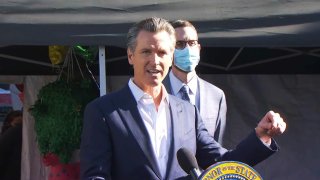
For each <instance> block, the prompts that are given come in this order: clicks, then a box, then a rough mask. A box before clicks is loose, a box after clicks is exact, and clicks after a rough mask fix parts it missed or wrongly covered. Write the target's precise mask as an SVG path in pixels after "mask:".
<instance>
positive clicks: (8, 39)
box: [0, 0, 320, 75]
mask: <svg viewBox="0 0 320 180" xmlns="http://www.w3.org/2000/svg"><path fill="white" fill-rule="evenodd" d="M319 7H320V2H319V1H317V0H306V1H298V0H290V1H284V0H264V1H257V0H239V1H232V0H220V1H212V0H199V1H181V0H170V1H158V0H153V1H144V0H136V1H129V0H123V1H97V0H95V1H79V0H70V1H63V0H51V1H44V0H18V1H12V0H3V1H2V3H1V4H0V35H1V36H0V37H1V38H0V46H1V47H0V63H1V64H2V66H1V69H0V70H1V71H0V74H3V75H6V74H9V75H13V74H15V75H18V74H31V75H39V74H56V72H55V71H53V69H52V67H51V66H50V61H49V58H48V55H47V54H48V53H47V52H46V51H47V46H48V45H90V46H106V47H107V51H106V52H107V54H106V59H107V62H106V63H107V71H106V72H107V74H108V75H128V74H129V72H130V67H129V65H128V63H127V62H126V61H127V60H126V50H125V46H126V44H125V41H126V33H127V30H128V28H129V27H130V26H131V25H132V24H133V23H134V22H137V21H138V20H141V19H143V18H146V17H150V16H160V17H164V18H166V19H168V20H175V19H188V20H190V21H192V22H193V23H194V24H195V25H196V27H197V29H198V32H199V40H200V43H201V45H202V60H201V64H200V66H199V68H198V69H199V70H198V71H199V72H200V73H203V74H208V73H209V74H212V73H263V74H265V73H267V74H270V73H277V74H278V73H290V74H292V73H299V74H301V73H319V71H320V68H318V67H319V56H320V55H319V48H318V47H320V36H318V35H317V34H318V32H320V9H319ZM16 45H26V46H27V47H25V46H20V47H17V46H16ZM31 45H32V47H31ZM109 59H110V60H109ZM302 59H303V61H302ZM108 60H109V61H108ZM38 61H40V63H38ZM18 62H19V63H21V62H23V63H24V64H18ZM25 62H28V63H29V64H25ZM42 62H44V63H42ZM30 63H32V64H31V65H30ZM288 64H290V66H288ZM30 66H31V67H30ZM119 66H121V67H123V68H121V69H119V68H115V67H119ZM20 67H23V68H20ZM28 67H29V68H28ZM35 67H36V68H35ZM271 67H277V68H271ZM108 68H109V69H108ZM95 69H96V70H98V68H97V67H95Z"/></svg>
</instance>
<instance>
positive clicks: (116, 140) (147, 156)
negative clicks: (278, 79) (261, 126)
mask: <svg viewBox="0 0 320 180" xmlns="http://www.w3.org/2000/svg"><path fill="white" fill-rule="evenodd" d="M169 107H170V111H171V123H172V140H171V147H170V150H169V160H168V165H167V172H166V175H164V176H162V175H161V174H160V171H159V167H158V165H157V160H156V158H155V155H154V153H153V148H152V145H151V142H150V140H149V136H148V133H147V130H146V127H145V126H144V123H143V120H142V118H141V116H140V114H139V111H138V109H137V102H136V101H135V99H134V97H133V94H132V93H131V91H130V88H129V86H128V85H127V86H125V87H124V88H123V89H121V90H119V91H117V92H113V93H111V94H108V95H105V96H103V97H100V98H98V99H96V100H94V101H93V102H91V103H89V104H88V105H87V107H86V110H85V113H84V128H83V132H82V140H81V150H80V164H81V179H82V180H88V179H91V178H92V177H103V178H105V179H113V180H125V179H131V180H141V179H147V180H159V179H161V180H162V179H170V180H173V179H183V178H190V177H186V176H187V174H186V173H185V172H184V171H183V170H182V169H181V168H180V166H179V164H178V161H177V158H176V152H177V151H178V150H179V149H180V148H181V147H184V148H187V149H189V150H190V151H192V152H193V153H194V154H195V155H196V158H197V160H198V163H199V166H200V167H202V168H203V169H205V168H207V167H208V166H210V165H212V164H214V163H215V162H217V161H221V160H236V161H241V162H244V163H247V164H249V165H251V166H253V165H255V164H256V163H258V162H260V161H262V160H264V159H265V158H267V157H268V156H269V155H271V154H272V153H273V152H274V151H276V150H277V146H276V144H275V143H274V142H273V144H272V146H275V149H274V150H271V149H270V148H267V147H266V146H265V145H264V144H263V143H262V142H261V141H260V140H259V139H258V138H257V137H256V135H255V133H254V132H253V133H251V134H250V135H249V136H248V137H247V138H246V139H245V140H244V141H242V142H241V143H240V144H239V145H238V146H237V147H236V148H235V149H234V150H232V151H227V150H226V149H224V148H222V147H221V146H220V144H218V143H217V142H216V141H214V139H213V137H212V136H210V135H209V134H208V132H207V130H206V129H205V127H204V125H203V123H202V120H201V118H200V115H199V112H198V111H197V109H196V108H195V106H193V105H191V104H190V103H187V102H185V101H183V100H180V99H179V98H177V97H174V96H172V95H169Z"/></svg>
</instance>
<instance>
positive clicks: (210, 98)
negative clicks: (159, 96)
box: [163, 20, 227, 144]
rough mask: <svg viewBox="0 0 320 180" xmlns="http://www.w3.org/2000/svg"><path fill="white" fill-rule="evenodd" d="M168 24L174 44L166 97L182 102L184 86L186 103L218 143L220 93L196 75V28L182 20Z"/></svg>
mask: <svg viewBox="0 0 320 180" xmlns="http://www.w3.org/2000/svg"><path fill="white" fill-rule="evenodd" d="M171 24H172V26H173V27H174V28H175V32H176V41H177V42H176V46H175V51H174V59H173V65H172V69H171V71H170V72H169V74H168V76H167V77H166V78H165V79H164V81H163V84H164V86H165V87H166V89H167V91H168V93H169V94H172V95H174V96H177V97H180V98H182V99H184V96H183V91H182V88H183V87H187V96H188V97H187V98H189V99H188V101H189V102H190V103H192V104H193V105H195V106H196V107H197V108H198V110H199V112H200V115H201V118H202V120H203V123H204V124H205V126H206V128H207V130H208V132H209V134H210V135H211V136H213V137H214V139H215V140H216V141H217V142H219V143H220V144H222V141H223V135H224V132H225V126H226V113H227V103H226V98H225V95H224V92H223V91H222V90H221V89H220V88H218V87H217V86H215V85H213V84H210V83H209V82H207V81H205V80H203V79H201V78H200V77H199V76H198V75H197V72H196V67H197V65H198V63H199V61H200V49H201V45H200V43H199V42H198V33H197V30H196V28H195V27H194V26H193V25H192V24H191V23H190V22H189V21H186V20H176V21H173V22H172V23H171Z"/></svg>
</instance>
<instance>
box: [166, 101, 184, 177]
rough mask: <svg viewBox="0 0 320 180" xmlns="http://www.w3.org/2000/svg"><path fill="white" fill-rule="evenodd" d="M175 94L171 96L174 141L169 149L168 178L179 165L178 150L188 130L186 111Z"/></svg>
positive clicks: (170, 105) (170, 106)
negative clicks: (174, 97) (185, 125)
mask: <svg viewBox="0 0 320 180" xmlns="http://www.w3.org/2000/svg"><path fill="white" fill-rule="evenodd" d="M172 97H173V96H170V103H169V108H170V115H171V116H170V117H171V127H172V128H171V132H172V141H171V146H170V150H169V158H168V165H167V173H166V179H167V178H168V177H170V174H172V173H173V172H174V169H175V168H176V167H177V166H179V165H178V162H177V160H176V152H177V151H178V150H179V149H180V148H181V147H182V146H183V145H182V144H181V142H182V141H181V139H180V138H181V137H184V133H185V132H184V131H185V130H186V129H185V128H184V127H183V126H184V123H183V121H184V119H185V118H186V117H185V113H184V112H183V104H182V103H181V102H178V101H175V100H174V99H173V98H172Z"/></svg>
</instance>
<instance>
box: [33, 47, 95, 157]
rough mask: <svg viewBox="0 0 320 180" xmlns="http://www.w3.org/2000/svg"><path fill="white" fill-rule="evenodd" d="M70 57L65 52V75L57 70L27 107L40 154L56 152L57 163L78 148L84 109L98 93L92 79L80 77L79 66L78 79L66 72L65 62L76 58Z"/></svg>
mask: <svg viewBox="0 0 320 180" xmlns="http://www.w3.org/2000/svg"><path fill="white" fill-rule="evenodd" d="M73 56H74V54H72V52H69V56H68V57H69V58H66V60H65V61H67V62H66V63H69V64H67V65H66V66H67V67H68V68H67V69H68V70H67V75H63V73H62V72H61V74H60V75H61V76H60V77H59V79H58V80H57V81H55V82H52V83H49V84H47V85H46V86H44V87H43V88H41V90H40V91H39V94H38V99H37V101H36V102H35V104H34V105H33V107H32V108H31V114H32V115H33V116H34V119H35V131H36V134H37V141H38V146H39V150H40V152H41V154H42V155H43V156H48V155H51V154H54V155H57V156H58V158H59V161H60V162H61V163H68V162H69V161H70V159H71V157H72V153H73V152H74V151H75V150H77V149H79V148H80V141H81V139H80V136H81V130H82V119H83V111H84V108H85V106H86V104H87V103H88V102H89V101H91V100H92V99H94V98H96V97H97V96H98V91H97V90H98V89H97V88H95V87H94V86H93V82H92V80H90V79H89V78H85V77H84V75H83V73H82V70H81V69H79V70H80V72H81V76H82V78H81V79H80V80H79V79H77V78H75V77H73V76H71V75H70V68H71V67H70V66H71V65H70V62H69V61H77V59H75V58H74V57H73ZM77 63H78V62H77ZM71 64H72V66H73V63H71ZM78 65H79V63H78ZM78 67H79V68H80V66H78ZM73 69H74V68H73V67H72V70H73ZM62 71H63V70H62ZM72 74H74V72H72Z"/></svg>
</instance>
